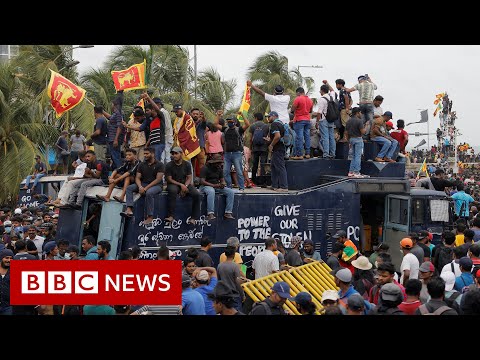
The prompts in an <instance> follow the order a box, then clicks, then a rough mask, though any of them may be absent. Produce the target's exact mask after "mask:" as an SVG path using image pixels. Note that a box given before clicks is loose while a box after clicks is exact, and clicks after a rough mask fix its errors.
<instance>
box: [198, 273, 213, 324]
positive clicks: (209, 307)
mask: <svg viewBox="0 0 480 360" xmlns="http://www.w3.org/2000/svg"><path fill="white" fill-rule="evenodd" d="M217 281H218V280H217V278H216V277H212V278H210V284H208V285H202V286H199V287H198V288H196V289H195V291H197V292H199V293H200V294H201V295H202V297H203V301H204V302H205V315H217V313H216V312H215V309H214V308H213V301H212V300H210V299H209V298H208V296H207V295H208V294H210V293H211V292H212V291H213V289H214V288H215V286H216V285H217Z"/></svg>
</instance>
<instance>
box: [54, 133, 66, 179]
mask: <svg viewBox="0 0 480 360" xmlns="http://www.w3.org/2000/svg"><path fill="white" fill-rule="evenodd" d="M67 135H68V131H65V130H63V131H62V132H61V133H60V136H59V138H58V139H57V142H56V143H55V152H56V154H57V157H56V163H55V168H54V169H53V175H57V169H58V166H59V165H62V171H63V175H67V172H68V157H69V156H70V152H69V151H68V140H67Z"/></svg>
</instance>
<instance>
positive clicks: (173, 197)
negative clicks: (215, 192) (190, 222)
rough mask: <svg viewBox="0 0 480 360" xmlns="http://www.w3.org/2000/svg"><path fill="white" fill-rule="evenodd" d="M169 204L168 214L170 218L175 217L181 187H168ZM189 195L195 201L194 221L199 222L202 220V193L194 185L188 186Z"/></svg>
mask: <svg viewBox="0 0 480 360" xmlns="http://www.w3.org/2000/svg"><path fill="white" fill-rule="evenodd" d="M167 192H168V202H167V213H168V216H172V217H175V207H176V205H177V195H178V194H180V186H178V185H175V184H168V185H167ZM188 195H190V196H191V197H192V199H193V201H192V215H191V217H192V219H195V220H198V219H199V218H200V193H199V192H198V190H197V188H196V187H195V186H193V185H192V184H190V185H188Z"/></svg>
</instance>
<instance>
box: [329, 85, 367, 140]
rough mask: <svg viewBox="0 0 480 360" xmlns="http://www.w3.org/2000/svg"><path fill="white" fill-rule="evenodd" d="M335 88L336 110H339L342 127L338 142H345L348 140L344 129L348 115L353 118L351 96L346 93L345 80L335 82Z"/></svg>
mask: <svg viewBox="0 0 480 360" xmlns="http://www.w3.org/2000/svg"><path fill="white" fill-rule="evenodd" d="M335 87H336V88H337V90H338V109H339V110H340V120H341V121H342V127H341V128H340V131H339V132H340V138H341V139H340V142H347V141H348V140H347V137H346V134H345V129H346V126H347V121H348V119H349V118H350V115H352V116H353V114H351V108H352V96H351V95H350V94H349V93H348V92H347V88H346V87H345V80H343V79H337V80H335ZM360 118H361V117H360ZM362 125H363V123H362Z"/></svg>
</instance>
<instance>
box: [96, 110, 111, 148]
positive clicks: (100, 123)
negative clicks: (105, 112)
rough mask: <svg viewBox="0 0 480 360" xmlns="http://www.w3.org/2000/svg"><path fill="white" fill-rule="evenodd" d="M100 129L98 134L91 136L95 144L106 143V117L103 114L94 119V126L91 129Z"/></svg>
mask: <svg viewBox="0 0 480 360" xmlns="http://www.w3.org/2000/svg"><path fill="white" fill-rule="evenodd" d="M97 129H100V135H97V136H94V137H92V140H93V142H94V143H95V144H97V145H106V144H107V131H108V130H107V119H105V118H104V117H103V116H102V117H99V118H97V119H96V120H95V127H94V128H93V131H96V130H97Z"/></svg>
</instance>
